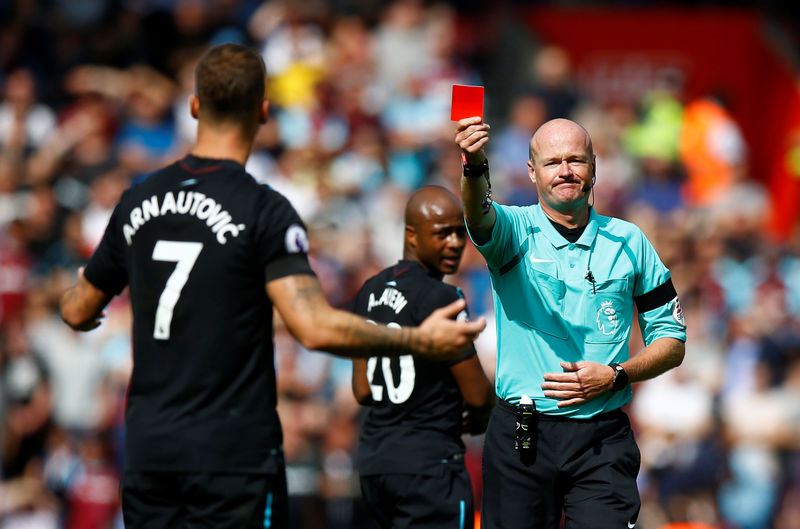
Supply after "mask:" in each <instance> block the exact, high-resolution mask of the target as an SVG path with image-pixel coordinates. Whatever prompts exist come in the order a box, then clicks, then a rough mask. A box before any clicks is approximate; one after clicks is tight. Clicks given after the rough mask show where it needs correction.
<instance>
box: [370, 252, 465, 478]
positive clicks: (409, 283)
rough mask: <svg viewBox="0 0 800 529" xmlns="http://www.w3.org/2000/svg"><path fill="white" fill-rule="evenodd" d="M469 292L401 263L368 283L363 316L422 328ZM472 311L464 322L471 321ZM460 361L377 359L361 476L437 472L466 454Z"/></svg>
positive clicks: (410, 263)
mask: <svg viewBox="0 0 800 529" xmlns="http://www.w3.org/2000/svg"><path fill="white" fill-rule="evenodd" d="M460 297H463V296H462V294H461V291H460V290H459V289H458V288H456V287H454V286H452V285H448V284H447V283H443V282H442V281H440V280H439V279H437V278H436V277H434V276H432V275H431V274H430V273H428V271H427V270H425V268H423V267H422V265H420V264H419V263H418V262H416V261H400V262H399V263H397V264H396V265H395V266H392V267H390V268H387V269H386V270H383V271H382V272H380V273H379V274H377V275H375V276H374V277H372V278H370V279H368V280H367V282H366V283H365V284H364V286H363V287H362V288H361V290H360V291H359V293H358V295H357V297H356V301H355V312H356V313H358V314H359V315H361V316H364V317H365V318H367V319H368V320H371V321H373V322H376V323H378V324H381V325H389V326H395V325H409V326H417V325H419V324H420V323H422V321H423V320H424V319H425V318H426V317H428V316H429V315H430V313H431V312H433V311H434V310H436V309H438V308H440V307H443V306H445V305H447V304H449V303H451V302H453V301H455V300H457V299H459V298H460ZM466 315H467V313H466V311H464V312H463V313H462V314H461V315H459V317H466ZM474 354H475V349H474V348H470V350H469V351H468V352H467V353H466V354H465V356H464V357H463V358H462V359H459V360H457V361H456V362H450V363H443V362H432V361H429V360H426V359H424V358H420V357H417V356H412V355H404V356H400V357H399V358H388V357H372V358H369V360H368V361H367V379H368V380H369V384H370V388H371V390H372V400H373V403H372V404H371V405H370V407H369V411H368V412H367V416H366V419H365V421H364V424H363V427H362V430H361V439H360V443H359V453H358V470H359V472H360V474H361V475H365V476H366V475H371V474H385V473H400V474H406V473H410V474H430V473H435V472H436V469H438V468H439V467H440V466H441V465H439V462H440V461H441V460H442V459H445V458H449V457H451V456H453V455H454V454H460V453H463V452H464V443H463V442H462V440H461V414H462V410H463V404H462V402H463V399H462V397H461V391H460V390H459V388H458V384H457V383H456V380H455V378H454V377H453V375H452V373H451V372H450V366H451V365H453V364H454V363H458V362H460V361H463V360H465V359H466V358H469V357H470V356H473V355H474Z"/></svg>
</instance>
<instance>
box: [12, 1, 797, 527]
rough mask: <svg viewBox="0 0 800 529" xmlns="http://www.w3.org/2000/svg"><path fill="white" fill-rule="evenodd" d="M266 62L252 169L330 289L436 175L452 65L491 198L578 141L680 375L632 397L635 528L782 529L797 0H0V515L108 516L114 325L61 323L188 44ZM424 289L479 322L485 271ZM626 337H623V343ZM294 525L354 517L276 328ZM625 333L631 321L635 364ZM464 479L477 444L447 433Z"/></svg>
mask: <svg viewBox="0 0 800 529" xmlns="http://www.w3.org/2000/svg"><path fill="white" fill-rule="evenodd" d="M222 42H240V43H244V44H249V45H252V46H254V47H256V48H257V49H259V50H261V52H262V53H263V57H264V59H265V62H266V65H267V70H268V73H269V76H270V80H269V92H270V99H271V100H272V107H271V121H270V123H269V124H267V125H266V126H264V127H262V129H261V132H260V133H259V136H258V140H257V148H256V150H255V151H254V153H253V155H252V158H251V160H250V162H249V164H248V169H249V170H250V172H251V173H252V174H253V175H254V176H255V177H256V178H257V179H259V180H260V181H263V182H266V183H268V184H270V185H272V186H274V187H275V188H277V189H278V190H280V191H281V192H283V193H284V194H285V195H286V196H287V197H289V199H290V200H291V201H292V202H293V204H294V205H295V207H296V208H297V209H298V211H299V213H300V214H301V215H302V217H303V218H304V220H305V221H306V222H307V224H308V226H309V227H310V230H311V231H310V235H311V239H312V242H311V249H312V264H313V266H314V268H315V270H316V271H317V273H318V275H319V276H320V279H321V281H322V283H323V285H324V287H325V289H326V294H327V296H328V298H329V299H330V301H331V303H333V304H334V305H337V306H340V307H346V306H347V305H348V303H349V301H350V299H351V297H352V296H353V295H354V294H355V292H356V290H357V288H358V287H359V286H360V284H361V282H362V281H363V280H364V279H365V278H366V277H368V276H369V275H371V274H372V273H374V272H375V271H377V270H378V269H380V268H382V267H383V266H385V265H387V264H389V263H391V262H393V261H395V260H396V259H397V258H398V257H399V256H400V254H401V248H402V242H401V241H402V218H401V217H402V209H403V207H404V204H405V200H406V198H407V196H408V194H409V192H410V191H411V190H413V189H415V188H416V187H418V186H420V185H423V184H427V183H437V184H441V185H444V186H447V187H449V188H451V189H453V190H455V191H457V189H458V179H459V175H460V166H459V157H458V154H457V150H456V147H455V146H454V144H453V140H452V137H453V130H454V126H453V124H452V123H451V122H450V121H449V98H450V86H451V85H452V84H453V83H463V84H483V85H485V86H486V94H487V96H486V112H487V117H486V120H487V121H488V122H489V123H491V124H492V125H493V136H492V140H491V142H490V144H489V156H490V159H491V167H492V183H493V186H494V189H495V196H496V198H497V199H498V200H499V201H501V202H503V203H507V204H528V203H530V202H532V201H535V200H536V196H535V191H534V188H533V186H532V185H531V184H530V182H529V181H528V178H527V174H526V170H525V160H526V155H527V142H528V139H529V136H530V134H531V132H532V131H533V129H535V128H536V127H537V126H538V125H539V124H541V123H542V122H543V121H544V120H546V119H548V118H551V117H559V116H569V117H572V118H573V119H576V120H577V121H579V122H581V123H582V124H584V125H585V126H586V128H587V129H588V130H589V131H590V132H591V134H592V137H593V139H594V145H595V150H596V153H597V157H598V178H597V188H596V194H595V205H596V208H597V209H598V210H599V211H600V212H601V213H604V214H609V215H616V216H621V217H623V218H626V219H628V220H631V221H634V222H636V223H637V224H639V226H641V227H642V228H643V229H644V231H645V232H646V234H647V235H648V237H649V238H650V239H651V240H652V241H653V242H654V244H655V246H656V247H657V249H658V251H659V253H660V255H661V256H662V259H663V260H664V261H665V263H666V264H667V265H668V266H669V267H670V268H671V270H672V274H673V278H674V281H675V284H676V287H677V289H678V291H679V292H680V294H681V301H682V305H683V307H684V310H685V313H686V319H687V321H688V323H689V340H688V343H687V354H686V360H685V362H684V364H683V365H682V366H681V367H680V368H679V369H676V370H674V371H672V372H669V373H668V374H666V375H664V376H662V377H659V378H658V379H655V380H653V381H650V382H646V383H642V384H639V385H637V386H636V388H635V396H634V401H633V403H632V404H631V405H630V406H629V409H628V411H629V413H630V415H631V417H632V420H633V422H634V424H635V428H636V431H637V437H638V440H639V444H640V447H641V451H642V471H641V475H640V489H641V493H642V498H643V510H642V515H641V519H640V523H639V525H638V527H641V528H642V529H667V528H669V529H679V528H680V529H701V528H706V529H707V528H716V529H797V528H800V457H799V456H800V453H799V452H798V450H800V229H798V228H799V225H798V214H799V213H800V84H799V83H798V72H800V7H798V4H797V3H796V2H779V1H777V0H773V1H768V2H746V1H739V2H649V1H645V0H639V1H635V0H631V1H628V2H617V3H613V4H612V3H610V2H599V1H598V2H581V1H562V2H538V3H535V4H530V3H528V2H522V1H517V2H513V1H494V2H492V1H488V0H487V1H481V0H471V1H456V0H452V1H450V2H446V1H440V2H432V1H422V0H395V1H391V2H390V1H381V0H330V1H323V0H305V1H299V0H298V1H294V2H293V1H280V0H270V1H267V2H261V1H260V0H241V1H237V0H4V1H0V97H1V98H2V99H0V425H1V428H0V432H2V435H0V459H1V460H2V467H1V470H0V528H1V529H22V528H25V529H51V528H61V527H64V528H68V529H94V528H98V529H100V528H111V527H114V528H119V527H122V523H121V520H120V517H119V506H118V494H117V487H118V476H119V473H120V468H121V464H122V462H121V459H120V454H121V450H120V448H121V447H120V444H121V439H122V436H123V422H122V417H123V404H124V397H125V390H126V384H127V378H128V375H129V372H130V368H131V351H130V339H129V328H130V323H131V321H130V313H129V309H128V307H127V300H126V299H124V298H122V299H117V300H115V301H113V302H112V304H111V306H110V307H109V310H108V311H107V318H106V322H105V323H104V325H103V326H102V327H101V328H100V329H98V330H97V331H95V332H93V333H90V334H85V335H78V334H76V333H73V332H72V331H70V330H69V329H68V328H67V327H66V326H65V325H63V324H62V323H61V321H60V319H59V317H58V315H57V312H56V305H57V299H58V295H59V293H60V292H61V291H62V290H63V289H64V288H65V287H66V286H67V284H68V283H69V282H71V281H72V280H73V279H74V278H75V274H76V270H77V268H78V267H79V266H81V265H82V264H84V263H85V261H86V259H87V258H88V256H89V255H91V252H92V250H93V248H94V247H95V245H96V244H97V242H98V241H99V238H100V237H101V236H102V231H103V228H104V226H105V223H106V221H107V219H108V217H109V215H110V213H111V210H112V208H113V206H114V204H115V203H116V201H117V199H118V198H119V196H120V194H121V193H122V191H123V190H124V189H126V188H127V187H128V186H130V185H131V183H132V182H135V181H136V180H137V179H141V178H144V177H145V176H146V175H147V173H148V171H151V170H153V169H155V168H157V167H159V166H161V165H163V164H166V163H169V162H171V161H173V160H175V159H177V158H179V157H181V156H182V155H183V154H184V153H185V152H186V151H187V148H188V146H189V145H190V144H191V142H192V139H193V121H192V120H191V118H190V117H189V113H188V94H189V93H190V91H191V90H192V82H193V79H192V69H193V66H194V63H195V61H196V59H197V58H198V56H199V54H200V53H202V51H203V50H204V48H205V47H206V46H208V45H210V44H216V43H222ZM448 280H449V281H451V282H453V283H456V284H459V285H460V286H462V287H463V288H464V290H465V291H466V293H467V295H468V299H469V302H470V307H471V311H472V314H473V315H476V316H477V315H485V316H487V318H488V319H489V320H490V328H489V329H488V330H487V331H486V332H485V333H484V334H483V335H482V336H481V338H480V339H479V342H478V343H477V347H478V350H479V354H480V357H481V360H482V363H483V365H484V367H485V369H486V371H487V373H488V374H489V375H490V376H491V375H493V372H494V355H495V350H494V336H493V334H494V331H493V329H492V327H491V320H492V306H491V297H490V290H489V279H488V275H487V273H486V271H485V265H484V263H483V261H482V259H481V258H480V257H479V256H478V255H477V253H476V252H475V251H474V249H472V248H471V247H470V248H469V251H468V252H467V253H466V255H465V258H464V262H463V265H462V268H461V271H460V273H459V274H458V275H457V276H454V277H450V278H449V279H448ZM634 334H635V333H634ZM275 340H276V344H277V356H276V363H277V365H278V376H279V381H278V382H279V394H280V405H279V409H280V414H281V418H282V421H283V425H284V431H285V449H286V456H287V459H288V480H289V489H290V495H291V502H292V512H293V516H294V518H293V520H294V522H293V528H298V529H322V528H325V529H361V528H366V527H368V524H367V522H366V519H365V515H364V510H363V507H362V505H361V503H360V500H359V498H358V495H359V494H358V484H357V476H356V475H355V473H354V471H353V461H354V454H355V451H356V446H357V438H358V429H359V426H358V425H359V419H360V417H359V416H360V410H359V408H358V406H357V405H356V403H355V401H354V399H353V397H352V396H351V393H350V362H349V361H347V360H344V359H338V358H333V357H330V356H328V355H323V354H318V353H313V352H309V351H307V350H304V349H303V348H302V347H300V346H299V345H298V344H297V343H296V342H295V341H294V340H293V339H292V338H291V337H290V336H289V335H288V334H287V333H286V331H285V330H284V329H281V328H280V327H279V328H277V329H276V334H275ZM641 347H642V344H641V343H640V341H639V339H638V336H634V338H633V340H632V343H631V350H632V352H635V351H637V350H638V349H640V348H641ZM467 443H468V458H467V459H468V465H469V467H470V470H471V473H472V475H473V480H474V487H475V491H476V494H480V489H481V481H480V450H481V439H480V438H473V439H468V440H467Z"/></svg>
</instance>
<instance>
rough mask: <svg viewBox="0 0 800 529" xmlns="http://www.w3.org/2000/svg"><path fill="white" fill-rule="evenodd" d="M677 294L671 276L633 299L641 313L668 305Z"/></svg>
mask: <svg viewBox="0 0 800 529" xmlns="http://www.w3.org/2000/svg"><path fill="white" fill-rule="evenodd" d="M677 295H678V293H677V292H676V291H675V287H674V286H673V284H672V278H669V279H667V280H666V281H664V282H663V283H661V284H660V285H659V286H657V287H656V288H654V289H653V290H651V291H650V292H647V293H645V294H642V295H641V296H636V297H635V298H633V300H634V301H635V302H636V308H637V309H638V310H639V313H640V314H641V313H643V312H648V311H651V310H653V309H657V308H658V307H661V306H663V305H666V304H667V303H669V302H670V301H672V300H673V299H675V297H676V296H677Z"/></svg>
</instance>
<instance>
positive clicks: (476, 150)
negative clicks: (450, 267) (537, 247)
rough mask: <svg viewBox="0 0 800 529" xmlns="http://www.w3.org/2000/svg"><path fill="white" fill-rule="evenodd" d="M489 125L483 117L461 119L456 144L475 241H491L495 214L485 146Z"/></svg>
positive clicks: (465, 209) (466, 210)
mask: <svg viewBox="0 0 800 529" xmlns="http://www.w3.org/2000/svg"><path fill="white" fill-rule="evenodd" d="M489 129H490V127H489V125H488V124H486V123H484V122H483V120H482V119H481V118H479V117H471V118H465V119H462V120H461V121H459V122H458V127H457V128H456V137H455V141H456V144H457V145H458V146H459V147H460V148H461V166H462V176H461V201H462V202H463V204H464V218H465V219H466V221H467V227H468V228H469V231H470V235H471V236H472V240H473V241H475V242H476V243H478V244H482V243H484V242H486V241H488V240H489V238H490V237H491V235H492V228H493V227H494V222H495V219H496V218H497V217H496V215H495V211H494V207H493V206H492V198H491V183H490V182H489V163H488V161H487V159H486V152H485V151H484V149H483V147H484V145H486V143H487V142H488V141H489Z"/></svg>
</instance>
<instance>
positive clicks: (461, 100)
mask: <svg viewBox="0 0 800 529" xmlns="http://www.w3.org/2000/svg"><path fill="white" fill-rule="evenodd" d="M473 116H480V117H481V119H483V87H482V86H467V85H462V84H454V85H453V104H452V106H451V107H450V119H452V120H453V121H459V120H461V119H464V118H471V117H473Z"/></svg>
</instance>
